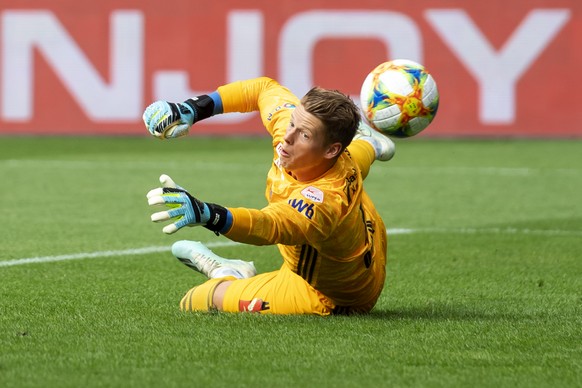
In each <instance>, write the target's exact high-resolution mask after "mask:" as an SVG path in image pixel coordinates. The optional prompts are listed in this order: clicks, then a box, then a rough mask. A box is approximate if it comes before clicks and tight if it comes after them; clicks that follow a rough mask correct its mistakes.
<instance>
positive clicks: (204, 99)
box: [184, 94, 214, 122]
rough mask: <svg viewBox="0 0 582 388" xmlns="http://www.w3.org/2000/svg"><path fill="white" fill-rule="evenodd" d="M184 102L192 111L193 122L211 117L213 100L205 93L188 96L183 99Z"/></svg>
mask: <svg viewBox="0 0 582 388" xmlns="http://www.w3.org/2000/svg"><path fill="white" fill-rule="evenodd" d="M184 104H186V105H188V106H189V107H190V108H192V110H193V111H194V113H195V115H194V121H195V122H196V121H200V120H204V119H207V118H209V117H211V116H212V114H213V112H214V100H213V99H212V98H211V97H210V96H208V95H206V94H203V95H201V96H198V97H194V98H190V99H188V100H186V101H184Z"/></svg>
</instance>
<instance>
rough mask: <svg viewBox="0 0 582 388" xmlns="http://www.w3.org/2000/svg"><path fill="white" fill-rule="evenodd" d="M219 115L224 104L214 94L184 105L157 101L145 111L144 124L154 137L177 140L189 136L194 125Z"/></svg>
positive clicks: (197, 98)
mask: <svg viewBox="0 0 582 388" xmlns="http://www.w3.org/2000/svg"><path fill="white" fill-rule="evenodd" d="M217 113H222V102H221V99H220V95H219V94H218V93H217V92H214V93H212V94H211V95H202V96H198V97H194V98H190V99H188V100H186V101H184V102H182V103H174V102H167V101H156V102H154V103H152V104H151V105H150V106H148V107H147V108H146V110H145V111H144V113H143V122H144V124H145V126H146V128H147V129H148V131H149V132H150V133H151V134H152V135H153V136H155V137H157V138H159V139H166V138H175V137H180V136H184V135H186V134H188V132H189V131H190V127H191V126H192V125H193V124H194V123H196V122H198V121H200V120H204V119H206V118H208V117H210V116H212V115H214V114H217Z"/></svg>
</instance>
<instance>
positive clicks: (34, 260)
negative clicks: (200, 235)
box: [0, 228, 582, 276]
mask: <svg viewBox="0 0 582 388" xmlns="http://www.w3.org/2000/svg"><path fill="white" fill-rule="evenodd" d="M386 232H387V233H388V235H399V234H414V233H450V234H504V235H509V234H523V235H538V236H564V237H577V236H581V237H582V230H557V229H518V228H414V229H413V228H393V229H387V230H386ZM237 244H238V243H236V242H234V241H219V242H207V243H205V245H206V246H207V247H209V248H215V247H224V246H232V245H237ZM169 250H170V246H151V247H144V248H133V249H122V250H113V251H97V252H83V253H73V254H68V255H57V256H39V257H29V258H24V259H15V260H6V261H0V267H13V266H17V265H24V264H39V263H50V262H58V261H66V260H83V259H96V258H103V257H114V256H115V257H116V256H135V255H147V254H150V253H156V252H167V251H169ZM310 254H311V253H310ZM310 259H311V257H310ZM304 265H305V263H304ZM304 271H305V276H307V275H308V274H307V272H306V271H307V268H305V270H304Z"/></svg>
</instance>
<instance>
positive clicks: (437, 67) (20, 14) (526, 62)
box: [0, 0, 582, 137]
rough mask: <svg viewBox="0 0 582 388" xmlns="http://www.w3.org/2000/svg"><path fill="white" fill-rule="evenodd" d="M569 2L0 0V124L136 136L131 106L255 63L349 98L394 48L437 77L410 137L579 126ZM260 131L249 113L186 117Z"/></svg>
mask: <svg viewBox="0 0 582 388" xmlns="http://www.w3.org/2000/svg"><path fill="white" fill-rule="evenodd" d="M581 39H582V2H580V1H579V0H551V1H550V0H546V1H541V0H514V1H510V2H508V1H505V0H489V1H485V2H468V1H463V0H426V1H416V2H413V3H411V2H410V1H405V0H393V1H389V2H387V1H381V0H361V1H358V2H354V1H351V0H350V1H348V0H335V1H333V2H328V1H323V0H310V1H307V0H294V1H282V2H272V1H266V0H255V1H235V0H221V1H214V2H208V1H204V2H203V1H192V0H167V1H164V2H158V1H156V2H154V1H127V0H126V1H124V0H115V1H114V0H101V1H98V2H97V1H96V2H79V1H73V0H58V1H56V0H51V1H48V0H45V1H41V0H29V1H26V2H23V1H21V0H3V1H2V4H1V5H0V133H2V134H107V135H109V134H120V135H126V134H145V129H144V127H143V124H142V122H141V115H142V112H143V109H144V108H145V107H146V106H147V105H148V104H149V103H150V102H152V101H154V100H157V99H165V100H170V101H182V100H184V99H186V98H189V97H191V96H193V95H198V94H204V93H207V92H210V91H213V90H215V88H216V87H217V86H219V85H222V84H225V83H228V82H231V81H235V80H237V79H247V78H253V77H257V76H261V75H266V76H270V77H272V78H275V79H277V80H279V81H280V82H281V83H283V84H285V85H286V86H288V87H289V88H290V89H291V90H292V91H294V92H295V93H296V94H298V95H301V94H303V93H304V92H306V91H307V90H308V88H309V87H310V86H312V85H320V86H323V87H327V88H334V89H340V90H342V91H344V92H346V93H349V94H351V95H353V96H357V95H358V94H359V89H360V85H361V83H362V81H363V79H364V78H365V76H366V75H367V73H368V72H369V71H370V70H372V69H373V68H374V67H375V66H376V65H377V64H379V63H381V62H384V61H386V60H388V59H394V58H407V59H411V60H415V61H417V62H420V63H423V64H424V65H425V66H426V67H427V69H428V70H429V71H430V72H431V73H432V74H433V76H434V78H435V79H436V81H437V84H438V87H439V91H440V96H441V103H440V107H439V113H438V115H437V117H436V119H435V121H434V122H433V123H432V124H431V126H430V127H429V129H427V130H426V131H425V133H424V134H423V136H544V137H546V136H550V137H552V136H556V137H568V136H576V137H579V136H582V124H581V123H582V109H578V108H576V106H575V105H572V104H575V103H576V102H577V99H576V97H575V93H576V92H577V91H579V90H582V77H580V76H579V74H578V73H576V72H577V71H581V70H582V50H581V49H580V48H579V43H580V40H581ZM196 132H197V133H201V134H227V133H238V134H262V133H264V132H263V128H262V126H261V124H260V121H259V120H258V118H257V116H256V115H252V114H251V115H238V114H229V115H222V116H218V117H213V118H212V119H209V120H207V121H205V122H203V123H200V124H197V131H196Z"/></svg>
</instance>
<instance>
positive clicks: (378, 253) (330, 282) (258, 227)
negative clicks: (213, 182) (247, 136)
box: [218, 77, 386, 309]
mask: <svg viewBox="0 0 582 388" xmlns="http://www.w3.org/2000/svg"><path fill="white" fill-rule="evenodd" d="M218 92H219V94H220V96H221V99H222V103H223V111H224V112H225V113H227V112H251V111H259V112H260V116H261V119H262V122H263V124H264V126H265V128H266V129H267V131H269V133H270V134H271V135H272V138H273V142H272V144H273V151H274V152H273V163H272V166H271V169H270V171H269V173H268V176H267V185H266V190H265V195H266V198H267V200H268V205H267V206H266V207H265V208H263V209H260V210H258V209H248V208H229V210H230V211H231V213H232V215H233V223H232V227H231V229H230V230H229V231H228V232H227V233H225V236H226V237H228V238H230V239H232V240H235V241H239V242H244V243H249V244H255V245H266V244H277V245H278V248H279V250H280V252H281V255H282V256H283V260H284V265H286V266H288V267H289V268H290V269H291V270H292V271H293V272H295V273H297V274H298V275H299V276H301V277H302V278H303V279H305V280H306V281H307V282H308V283H309V284H311V285H312V286H313V287H314V288H315V289H316V290H318V291H319V292H321V293H322V294H324V295H325V296H327V297H328V298H330V299H331V300H332V301H333V302H334V304H335V305H336V306H339V307H342V306H346V307H349V306H354V307H355V306H364V307H365V308H364V309H368V308H371V306H373V304H374V303H375V301H376V299H377V298H378V296H379V294H380V292H381V290H382V287H383V284H384V274H385V269H384V266H385V260H386V232H385V227H384V224H383V222H382V220H381V218H380V216H379V215H378V214H377V212H376V210H375V208H374V205H373V204H372V202H371V201H370V199H369V198H368V196H367V194H366V193H365V192H364V189H363V177H362V174H361V171H360V167H359V165H358V161H356V160H354V158H353V156H352V155H351V154H350V151H349V149H348V150H346V151H345V152H344V153H343V154H342V155H340V156H339V158H338V160H337V162H336V163H335V165H334V166H333V167H332V168H331V169H330V170H328V171H327V172H326V173H324V174H323V175H322V176H320V177H319V178H317V179H314V180H312V181H308V182H300V181H297V180H296V179H295V178H294V177H293V176H292V174H291V173H290V172H289V171H286V170H285V169H284V168H283V167H281V166H280V164H279V154H278V148H279V146H280V144H282V143H283V137H284V135H285V132H286V129H287V126H288V125H289V120H290V116H291V113H292V112H293V109H294V108H295V106H296V105H298V104H299V100H298V98H297V97H296V96H295V95H293V94H292V93H291V92H290V91H289V90H288V89H286V88H284V87H283V86H281V85H279V84H278V83H277V82H276V81H274V80H272V79H270V78H266V77H263V78H257V79H254V80H248V81H239V82H235V83H232V84H228V85H225V86H222V87H220V88H218ZM371 162H372V161H371V160H370V161H369V162H368V163H370V164H371ZM368 167H369V165H368ZM366 306H367V307H366Z"/></svg>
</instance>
